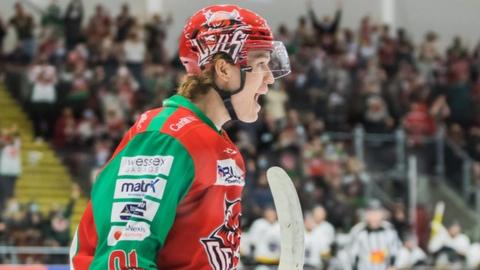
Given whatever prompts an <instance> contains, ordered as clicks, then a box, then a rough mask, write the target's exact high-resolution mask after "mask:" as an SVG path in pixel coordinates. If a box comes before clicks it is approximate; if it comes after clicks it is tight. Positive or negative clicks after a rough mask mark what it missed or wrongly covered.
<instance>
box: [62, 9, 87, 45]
mask: <svg viewBox="0 0 480 270" xmlns="http://www.w3.org/2000/svg"><path fill="white" fill-rule="evenodd" d="M82 21H83V3H82V0H70V3H68V6H67V10H66V12H65V16H64V18H63V22H64V33H65V42H66V47H67V49H68V50H71V49H73V48H74V47H75V46H76V45H77V43H78V42H80V40H81V39H82V29H81V27H82Z"/></svg>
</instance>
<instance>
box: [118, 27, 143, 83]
mask: <svg viewBox="0 0 480 270" xmlns="http://www.w3.org/2000/svg"><path fill="white" fill-rule="evenodd" d="M123 51H124V53H125V61H126V62H127V67H128V69H129V70H130V72H131V73H132V75H133V77H134V78H135V80H136V81H137V82H138V83H139V84H140V85H141V86H142V85H143V62H144V60H145V53H146V48H145V43H144V42H143V40H142V37H140V33H138V32H137V31H131V32H130V33H129V34H128V38H127V40H126V41H125V42H124V43H123Z"/></svg>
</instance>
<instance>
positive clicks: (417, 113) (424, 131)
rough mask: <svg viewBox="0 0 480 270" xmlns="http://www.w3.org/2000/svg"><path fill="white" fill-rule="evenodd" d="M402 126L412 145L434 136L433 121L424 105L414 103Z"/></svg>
mask: <svg viewBox="0 0 480 270" xmlns="http://www.w3.org/2000/svg"><path fill="white" fill-rule="evenodd" d="M403 125H404V127H405V129H406V131H407V133H408V135H409V138H410V140H411V141H412V143H413V144H419V143H422V142H423V141H422V140H423V139H424V138H425V137H428V136H432V135H434V134H435V130H436V127H435V120H434V119H433V117H431V116H430V114H429V112H428V107H427V104H426V103H420V102H414V103H412V104H411V105H410V111H409V112H408V113H407V115H406V116H405V118H404V119H403Z"/></svg>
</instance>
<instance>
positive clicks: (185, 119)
mask: <svg viewBox="0 0 480 270" xmlns="http://www.w3.org/2000/svg"><path fill="white" fill-rule="evenodd" d="M197 120H198V119H197V118H195V117H193V116H185V117H182V118H180V119H179V120H178V121H177V122H176V123H174V124H171V125H170V129H171V130H172V131H180V130H181V129H182V128H183V127H184V126H186V125H188V124H190V123H192V122H194V121H197Z"/></svg>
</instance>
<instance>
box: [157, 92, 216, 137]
mask: <svg viewBox="0 0 480 270" xmlns="http://www.w3.org/2000/svg"><path fill="white" fill-rule="evenodd" d="M163 106H165V107H184V108H187V109H188V110H190V111H192V112H193V113H195V114H196V115H197V116H198V117H199V118H200V119H201V120H202V121H203V122H204V123H206V124H207V125H209V126H210V127H211V128H213V129H214V130H215V131H216V132H218V133H221V130H219V129H218V128H217V127H216V126H215V124H214V123H213V121H212V120H210V118H208V116H206V115H205V114H204V113H203V112H202V111H201V110H200V109H199V108H198V107H197V105H195V104H194V103H193V102H191V101H190V100H189V99H187V98H186V97H183V96H181V95H174V96H171V97H170V98H168V99H166V100H164V101H163Z"/></svg>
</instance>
